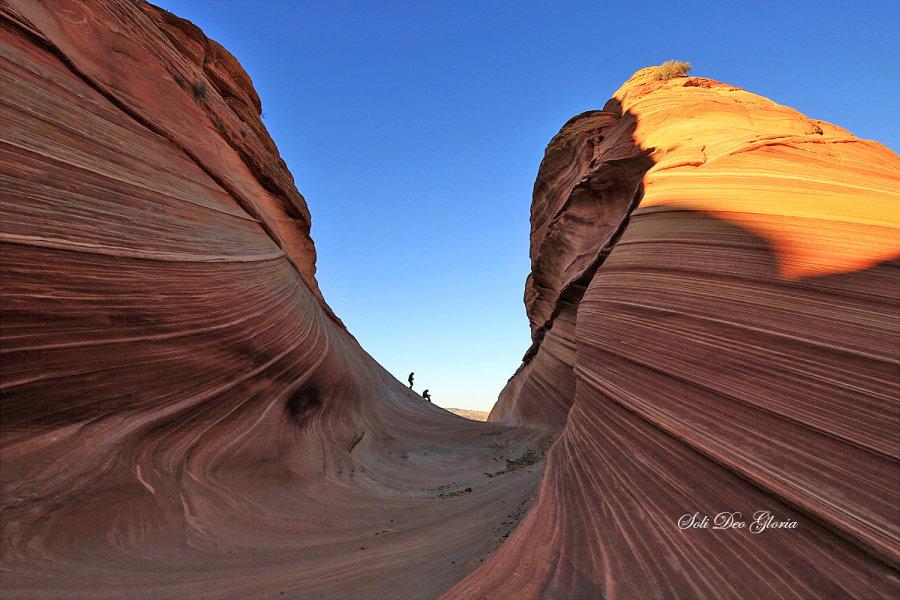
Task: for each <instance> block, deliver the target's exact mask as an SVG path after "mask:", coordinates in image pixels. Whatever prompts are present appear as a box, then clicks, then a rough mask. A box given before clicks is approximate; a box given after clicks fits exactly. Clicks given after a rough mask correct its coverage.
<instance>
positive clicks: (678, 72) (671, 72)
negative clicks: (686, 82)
mask: <svg viewBox="0 0 900 600" xmlns="http://www.w3.org/2000/svg"><path fill="white" fill-rule="evenodd" d="M655 71H656V73H655V74H656V78H657V79H658V80H659V81H668V80H670V79H675V78H676V77H684V76H686V75H687V74H688V73H689V72H690V71H691V63H689V62H684V61H681V60H667V61H666V62H664V63H663V64H661V65H659V66H658V67H655Z"/></svg>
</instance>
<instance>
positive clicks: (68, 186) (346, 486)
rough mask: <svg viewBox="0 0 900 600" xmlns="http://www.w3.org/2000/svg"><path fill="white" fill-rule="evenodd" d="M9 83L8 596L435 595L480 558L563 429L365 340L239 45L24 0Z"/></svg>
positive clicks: (4, 439) (4, 138)
mask: <svg viewBox="0 0 900 600" xmlns="http://www.w3.org/2000/svg"><path fill="white" fill-rule="evenodd" d="M0 76H2V79H3V81H2V85H0V111H2V127H0V144H2V146H0V148H2V155H0V188H2V196H3V197H2V205H0V211H2V218H0V244H2V246H0V259H2V279H0V284H2V315H0V316H2V319H0V322H2V331H0V334H2V348H0V353H2V354H0V361H2V369H0V373H2V377H0V394H2V404H0V407H2V408H0V410H2V414H0V417H2V419H0V467H2V468H0V540H2V553H0V554H2V564H0V568H2V576H0V579H2V581H0V590H2V591H0V596H2V597H3V598H21V599H23V600H26V599H27V600H36V599H40V598H60V597H65V598H84V599H92V600H93V599H100V598H109V599H117V600H118V599H121V598H123V597H128V598H136V599H137V598H147V599H160V598H199V597H203V598H222V599H229V600H233V599H235V598H278V597H285V598H312V597H327V598H423V597H429V598H434V597H437V596H439V595H440V594H441V593H442V592H444V591H446V590H447V589H448V588H449V587H450V586H452V585H453V584H454V583H456V582H458V581H459V580H461V579H462V578H463V577H464V576H465V575H466V574H468V573H469V572H471V571H472V570H473V569H474V568H475V567H476V566H478V565H480V564H481V562H482V561H483V560H484V557H485V556H487V554H488V553H489V552H490V551H491V550H492V549H493V548H495V547H496V546H497V545H499V543H500V542H501V541H502V539H504V535H508V534H509V531H510V529H511V528H512V527H514V525H515V523H516V522H518V519H519V518H520V517H521V513H522V512H523V510H524V509H522V510H520V507H523V506H527V503H528V502H529V499H530V498H531V496H532V495H533V493H534V491H535V489H536V485H537V480H538V477H539V474H540V469H541V466H542V463H541V461H540V453H541V452H542V448H544V447H545V446H546V441H545V436H544V435H543V434H541V433H540V432H535V431H531V430H523V429H515V428H508V427H503V426H499V425H485V424H481V423H475V422H473V421H469V420H466V419H463V418H460V417H457V416H454V415H451V414H450V413H447V412H445V411H443V410H441V409H439V408H437V407H435V406H433V405H431V404H429V403H427V402H424V401H423V400H422V399H421V398H419V397H417V396H415V395H414V394H411V393H410V392H409V391H408V390H407V389H406V388H405V386H404V385H402V384H400V383H399V382H397V381H396V380H395V379H394V378H393V377H391V376H390V375H389V374H388V373H387V372H385V371H384V369H382V368H381V367H380V366H379V365H378V364H377V363H376V362H375V361H374V360H372V359H371V358H370V357H369V356H368V355H367V354H366V353H365V352H364V351H363V350H362V349H361V348H360V346H359V345H358V344H357V342H356V341H355V340H354V339H353V338H352V337H351V336H350V335H349V334H348V333H347V331H346V330H345V329H344V327H343V326H342V325H341V323H340V321H339V320H338V319H337V318H336V317H335V316H334V315H333V314H332V313H331V311H330V309H329V308H328V306H327V305H326V304H325V302H324V300H323V298H322V295H321V294H320V292H319V290H318V287H317V284H316V280H315V250H314V246H313V243H312V240H311V239H310V237H309V227H310V216H309V211H308V209H307V206H306V204H305V202H304V200H303V198H302V196H301V195H300V194H299V193H298V192H297V190H296V188H295V187H294V183H293V179H292V177H291V174H290V172H289V171H288V170H287V168H286V167H285V165H284V162H283V161H282V160H281V158H280V157H279V154H278V151H277V149H276V147H275V145H274V144H273V142H272V140H271V138H270V137H269V135H268V133H267V132H266V129H265V127H264V126H263V125H262V123H261V121H260V118H259V114H260V100H259V98H258V96H257V95H256V92H255V91H254V90H253V87H252V84H251V82H250V79H249V77H248V76H247V74H246V73H245V72H244V71H243V69H242V68H241V67H240V65H239V64H238V62H237V61H236V60H235V59H234V58H233V57H232V56H231V55H230V54H228V52H226V51H225V50H224V49H223V48H222V47H221V46H219V45H218V44H216V43H215V42H214V41H212V40H209V39H208V38H206V36H204V35H203V33H202V32H200V30H199V29H197V28H196V27H195V26H193V25H192V24H190V23H188V22H187V21H184V20H181V19H179V18H177V17H175V16H173V15H171V14H168V13H166V12H164V11H162V10H160V9H158V8H155V7H153V6H152V5H149V4H146V3H142V2H132V1H131V0H121V1H113V0H111V1H108V2H79V1H75V0H61V1H56V0H54V1H52V2H50V1H47V2H33V1H31V0H28V1H25V0H23V1H15V2H7V3H3V4H2V5H0ZM523 456H528V457H532V458H536V460H532V461H530V464H528V465H527V467H523V468H517V469H506V470H504V469H503V468H502V467H501V466H499V465H505V464H506V463H505V461H506V460H513V461H516V460H517V459H519V458H521V457H523ZM516 464H517V465H519V464H520V463H516ZM500 470H504V471H505V472H504V473H503V474H502V475H497V476H492V477H487V476H485V473H491V474H493V473H495V472H497V471H500ZM517 511H518V512H517ZM424 574H427V576H426V575H424Z"/></svg>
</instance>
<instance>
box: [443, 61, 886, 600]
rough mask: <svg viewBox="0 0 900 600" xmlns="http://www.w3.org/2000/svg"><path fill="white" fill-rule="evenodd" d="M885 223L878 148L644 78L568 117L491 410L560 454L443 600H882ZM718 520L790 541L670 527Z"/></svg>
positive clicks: (713, 93) (791, 117)
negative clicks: (760, 518) (792, 525)
mask: <svg viewBox="0 0 900 600" xmlns="http://www.w3.org/2000/svg"><path fill="white" fill-rule="evenodd" d="M898 206H900V159H898V157H897V155H896V154H894V153H893V152H891V151H890V150H889V149H887V148H885V147H884V146H882V145H881V144H878V143H876V142H872V141H866V140H860V139H858V138H856V137H854V136H853V135H851V134H850V133H848V132H847V131H845V130H843V129H841V128H839V127H836V126H834V125H831V124H829V123H825V122H822V121H816V120H812V119H809V118H807V117H805V116H803V115H801V114H799V113H798V112H796V111H794V110H792V109H790V108H787V107H784V106H780V105H778V104H775V103H774V102H771V101H770V100H767V99H765V98H762V97H760V96H757V95H755V94H751V93H749V92H747V91H744V90H741V89H738V88H735V87H733V86H729V85H726V84H723V83H719V82H716V81H712V80H710V79H705V78H699V77H676V78H673V79H669V80H660V79H659V77H658V76H657V71H656V70H655V69H653V68H650V69H644V70H641V71H638V72H637V73H636V74H635V75H634V76H633V77H632V78H631V79H630V80H629V81H628V82H627V83H626V84H625V85H624V86H623V87H622V88H620V89H619V90H618V91H617V92H616V93H615V95H614V96H613V98H612V99H611V100H610V101H609V102H608V103H607V105H606V106H605V107H604V110H602V111H591V112H588V113H584V114H582V115H579V116H577V117H575V118H574V119H572V120H571V121H569V122H568V123H566V124H565V125H564V126H563V128H562V130H561V131H560V132H559V134H558V135H557V136H556V137H555V138H554V139H553V140H552V141H551V142H550V145H549V147H548V148H547V152H546V155H545V158H544V161H543V163H542V164H541V168H540V171H539V174H538V178H537V181H536V183H535V187H534V201H533V204H532V218H531V224H532V234H531V258H532V272H531V275H529V277H528V281H527V283H526V291H525V305H526V308H527V312H528V316H529V319H530V321H531V326H532V333H533V339H534V344H533V346H532V348H531V349H530V350H529V352H528V353H527V354H526V357H525V361H524V366H523V367H522V368H521V369H520V370H519V371H518V372H517V373H516V374H515V375H514V376H513V378H512V379H511V380H510V382H509V384H508V385H507V386H506V389H505V390H504V391H503V393H502V394H501V396H500V399H499V401H498V403H497V405H496V406H495V407H494V409H493V411H492V412H491V415H490V419H491V420H492V421H498V422H504V423H508V424H527V425H531V426H535V427H542V428H545V429H548V430H552V431H559V432H561V435H560V438H559V441H558V442H557V444H556V445H555V446H554V448H553V449H552V451H551V453H550V456H549V458H548V464H547V468H546V472H545V475H544V478H543V481H542V483H541V489H540V494H539V501H538V502H537V504H536V505H535V506H534V508H532V510H531V512H530V513H529V514H528V517H527V518H526V520H525V521H524V523H523V524H522V526H521V527H520V528H519V529H518V530H517V531H516V533H515V534H514V535H513V536H512V537H511V538H510V540H509V541H508V542H507V543H506V544H504V546H503V547H502V548H501V549H500V551H499V552H497V553H496V554H495V555H493V556H492V557H491V559H490V560H489V561H488V562H487V563H486V564H485V566H484V567H482V568H481V569H479V570H478V571H476V572H475V573H473V574H472V575H471V576H470V577H469V578H467V579H466V580H465V581H464V582H463V583H461V584H460V585H459V586H457V587H455V588H454V590H453V591H451V593H450V594H448V597H450V598H473V597H484V598H489V597H494V596H495V595H498V594H499V595H503V594H506V595H508V597H572V598H598V597H610V598H613V597H614V598H672V597H685V598H688V597H689V598H723V597H728V598H774V597H778V598H787V597H796V598H846V597H853V598H889V597H895V596H896V594H897V593H898V577H897V568H898V566H900V512H898V507H900V485H898V481H900V468H898V450H900V443H898V442H900V439H898V438H900V427H898V415H900V405H898V398H900V385H898V383H900V382H898V373H900V371H898V369H897V365H898V359H900V356H898V348H900V337H898V333H900V328H898V319H897V315H898V310H897V309H898V306H897V297H898V291H900V290H898V270H897V267H898V262H897V258H898V256H900V211H898ZM722 511H740V512H741V513H742V515H743V516H744V520H746V521H748V522H750V521H751V520H752V515H753V514H754V513H756V512H757V511H769V512H771V513H772V514H773V515H776V516H777V517H778V519H790V520H792V521H796V522H797V523H798V526H797V528H796V529H786V530H771V529H770V530H768V531H765V532H762V533H759V534H754V533H752V532H751V531H750V528H749V527H747V528H745V529H735V530H732V531H727V532H726V531H711V530H703V529H697V530H688V531H680V530H678V528H677V527H676V523H677V521H678V520H679V517H680V516H682V515H692V514H694V513H699V515H715V514H717V513H719V512H722Z"/></svg>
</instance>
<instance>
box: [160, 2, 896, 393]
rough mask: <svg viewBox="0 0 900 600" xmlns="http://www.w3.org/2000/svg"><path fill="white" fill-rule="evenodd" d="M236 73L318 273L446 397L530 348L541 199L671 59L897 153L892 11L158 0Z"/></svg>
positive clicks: (398, 370) (487, 387)
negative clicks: (609, 103) (576, 154)
mask: <svg viewBox="0 0 900 600" xmlns="http://www.w3.org/2000/svg"><path fill="white" fill-rule="evenodd" d="M161 5H162V6H163V7H165V8H167V9H168V10H170V11H172V12H174V13H176V14H178V15H179V16H182V17H184V18H187V19H190V20H191V21H193V22H194V23H196V24H197V25H199V26H200V27H201V28H202V29H203V30H204V31H205V32H206V34H207V35H208V36H210V37H212V38H213V39H215V40H217V41H218V42H220V43H222V44H223V45H224V46H225V47H226V48H228V49H229V50H230V51H231V52H232V53H233V54H234V55H235V56H236V57H237V58H238V60H240V61H241V63H242V64H243V66H244V68H245V69H246V70H247V72H248V73H249V74H250V76H251V77H252V78H253V82H254V84H255V85H256V89H257V91H258V92H259V95H260V97H261V98H262V103H263V111H264V115H265V123H266V125H267V126H268V128H269V131H270V132H271V134H272V136H273V137H274V139H275V141H276V143H277V144H278V147H279V148H280V150H281V154H282V156H283V157H284V160H285V161H286V162H287V164H288V166H289V167H290V169H291V171H292V172H293V174H294V178H295V179H296V182H297V187H298V188H299V190H300V192H301V193H302V194H303V195H304V196H305V197H306V200H307V202H308V204H309V208H310V210H311V212H312V216H313V230H312V233H313V238H314V240H315V242H316V246H317V249H318V253H319V260H318V279H319V283H320V285H321V288H322V291H323V292H324V294H325V297H326V299H327V301H328V302H329V303H330V304H331V306H332V307H333V308H334V310H335V311H336V312H337V314H338V315H339V316H340V317H341V318H342V319H343V320H344V322H345V323H346V324H347V326H348V328H349V329H350V331H351V332H352V333H353V334H354V335H355V336H356V337H357V339H358V340H359V341H360V342H361V343H362V345H363V346H364V347H365V348H366V349H367V350H368V351H369V352H370V353H371V354H372V355H373V356H374V357H375V358H376V359H377V360H379V361H380V362H381V364H383V365H384V366H385V367H387V368H388V369H389V370H390V371H391V372H392V373H394V374H395V375H396V376H398V378H400V379H401V380H404V381H405V379H406V375H407V373H408V372H409V371H410V370H415V371H416V383H417V389H419V390H421V389H422V388H423V387H427V388H429V389H430V390H431V393H432V395H433V396H434V400H435V402H437V403H438V404H440V405H442V406H447V407H450V406H457V407H463V408H474V409H482V410H487V409H489V408H490V406H492V405H493V402H494V401H495V400H496V397H497V394H498V393H499V391H500V390H501V389H502V387H503V385H504V384H505V383H506V380H507V378H508V377H509V376H510V375H512V373H513V371H514V370H515V369H516V367H517V366H518V365H519V362H520V359H521V357H522V354H523V353H524V352H525V350H526V349H527V347H528V345H529V341H530V340H529V329H528V323H527V320H526V318H525V311H524V307H523V304H522V292H523V287H524V281H525V276H526V275H527V274H528V271H529V259H528V216H529V205H530V201H531V188H532V185H533V183H534V177H535V174H536V173H537V168H538V165H539V164H540V160H541V157H542V155H543V152H544V147H545V146H546V145H547V142H548V141H549V140H550V138H551V137H552V136H553V135H554V134H555V133H556V132H557V131H558V130H559V128H560V127H561V126H562V124H563V123H564V122H565V121H566V120H568V119H569V118H570V117H572V116H574V115H575V114H577V113H580V112H582V111H585V110H589V109H595V108H601V107H602V106H603V104H604V103H605V101H606V100H607V98H609V96H610V95H611V94H612V92H613V91H614V90H615V89H616V88H617V87H618V86H619V85H620V84H621V83H622V82H623V81H624V80H625V79H627V78H628V77H629V76H630V75H631V74H632V73H633V72H634V71H636V70H637V69H639V68H641V67H644V66H648V65H652V64H658V63H660V62H662V61H664V60H666V59H670V58H675V59H681V60H687V61H690V62H692V63H693V65H694V70H693V73H694V74H696V75H702V76H706V77H712V78H714V79H718V80H721V81H726V82H729V83H732V84H736V85H739V86H741V87H744V88H747V89H749V90H751V91H753V92H756V93H759V94H762V95H764V96H767V97H769V98H771V99H773V100H775V101H776V102H780V103H782V104H787V105H790V106H793V107H794V108H796V109H798V110H799V111H801V112H803V113H805V114H807V115H809V116H811V117H814V118H819V119H824V120H826V121H831V122H833V123H836V124H838V125H841V126H843V127H846V128H848V129H850V130H851V131H853V132H854V133H855V134H856V135H859V136H860V137H866V138H874V139H876V140H878V141H880V142H882V143H884V144H887V145H888V146H890V147H891V148H893V149H895V150H896V149H897V148H900V118H898V107H900V67H898V59H900V42H898V35H897V32H896V28H897V24H898V23H900V2H896V1H886V2H870V1H860V2H834V1H821V2H789V1H783V2H768V3H767V2H727V1H726V2H710V1H708V0H706V1H703V2H671V1H668V2H551V1H547V2H529V1H527V0H520V1H517V2H476V1H474V0H455V1H451V2H437V1H433V0H428V1H426V2H399V1H398V2H380V1H362V0H361V1H357V2H339V1H338V2H335V1H327V2H326V1H321V2H301V1H290V2H276V1H272V0H267V1H265V2H250V1H247V2H237V1H231V2H228V1H220V0H217V1H213V0H161Z"/></svg>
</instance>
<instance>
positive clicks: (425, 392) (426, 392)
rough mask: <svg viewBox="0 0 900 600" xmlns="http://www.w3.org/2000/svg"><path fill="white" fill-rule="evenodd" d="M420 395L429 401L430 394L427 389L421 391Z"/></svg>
mask: <svg viewBox="0 0 900 600" xmlns="http://www.w3.org/2000/svg"><path fill="white" fill-rule="evenodd" d="M422 397H423V398H425V399H426V400H428V401H429V402H431V394H429V393H428V390H425V391H424V392H422Z"/></svg>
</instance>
